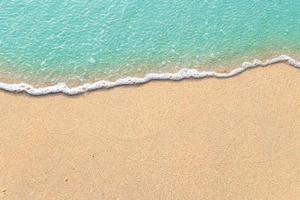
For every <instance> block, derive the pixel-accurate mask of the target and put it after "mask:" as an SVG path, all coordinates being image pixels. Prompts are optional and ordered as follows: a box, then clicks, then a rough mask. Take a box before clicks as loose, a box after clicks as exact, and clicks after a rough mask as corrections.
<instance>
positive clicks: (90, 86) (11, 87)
mask: <svg viewBox="0 0 300 200" xmlns="http://www.w3.org/2000/svg"><path fill="white" fill-rule="evenodd" d="M275 63H287V64H289V65H290V66H292V67H296V68H299V69H300V62H298V61H297V60H295V59H293V58H291V57H289V56H287V55H281V56H278V57H275V58H272V59H270V60H267V61H265V62H262V61H260V60H254V61H253V62H244V63H243V64H242V65H241V67H238V68H235V69H233V70H232V71H230V72H228V73H219V72H215V71H198V70H196V69H187V68H183V69H181V70H179V71H178V72H176V73H149V74H146V75H145V76H144V77H142V78H138V77H126V78H121V79H118V80H116V81H106V80H100V81H96V82H94V83H85V84H83V85H80V86H77V87H71V88H70V87H68V86H67V85H66V83H58V84H56V85H52V86H47V87H34V86H32V85H29V84H26V83H19V84H8V83H0V89H1V90H5V91H7V92H14V93H20V92H24V93H27V94H29V95H32V96H42V95H48V94H55V93H62V94H65V95H77V94H82V93H85V92H89V91H93V90H99V89H109V88H114V87H118V86H125V85H136V84H143V83H148V82H150V81H153V80H171V81H179V80H183V79H203V78H208V77H212V78H230V77H233V76H236V75H238V74H241V73H242V72H245V71H247V70H248V69H251V68H256V67H266V66H269V65H272V64H275Z"/></svg>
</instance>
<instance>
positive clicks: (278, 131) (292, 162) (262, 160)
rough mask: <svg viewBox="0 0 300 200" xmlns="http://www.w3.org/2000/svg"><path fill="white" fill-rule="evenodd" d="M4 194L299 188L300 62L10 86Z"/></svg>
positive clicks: (249, 194) (4, 107) (0, 188)
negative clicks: (135, 81) (59, 86)
mask: <svg viewBox="0 0 300 200" xmlns="http://www.w3.org/2000/svg"><path fill="white" fill-rule="evenodd" d="M0 110H1V115H0V199H1V200H2V199H9V200H10V199H12V200H20V199H22V200H27V199H28V200H29V199H30V200H35V199H42V200H47V199H86V200H87V199H88V200H93V199H97V200H99V199H276V200H279V199H288V200H293V199H299V197H300V177H299V176H300V173H299V172H300V153H299V152H300V71H299V70H297V69H295V68H292V67H288V66H287V65H284V64H280V65H279V64H278V65H276V66H271V67H268V68H260V69H255V70H251V71H248V72H245V73H243V74H241V75H239V76H236V77H233V78H230V79H219V80H217V79H205V80H190V81H183V82H163V83H162V82H152V83H149V84H146V85H142V86H139V87H123V88H115V89H112V90H108V91H96V92H92V93H89V94H87V95H84V96H77V97H72V98H71V97H66V96H63V95H56V96H48V97H40V98H36V97H35V98H34V97H30V96H27V95H13V94H8V93H5V92H0Z"/></svg>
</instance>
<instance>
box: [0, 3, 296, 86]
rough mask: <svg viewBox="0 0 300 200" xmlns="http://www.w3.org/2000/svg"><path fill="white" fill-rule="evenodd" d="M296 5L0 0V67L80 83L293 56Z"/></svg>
mask: <svg viewBox="0 0 300 200" xmlns="http://www.w3.org/2000/svg"><path fill="white" fill-rule="evenodd" d="M299 9H300V1H295V0H252V1H240V0H86V1H82V0H1V1H0V73H1V74H2V75H1V77H2V79H3V77H4V78H5V77H9V78H10V79H13V82H14V83H19V82H24V83H31V84H33V85H35V86H36V87H38V86H45V85H53V84H57V83H61V82H64V83H67V84H75V85H76V84H78V85H80V84H83V83H88V82H93V81H100V80H110V81H115V80H117V79H119V78H123V77H126V76H137V77H142V76H144V75H146V74H148V73H165V72H175V71H177V70H180V69H181V68H192V69H197V70H208V69H209V70H215V69H217V68H220V67H225V68H226V67H228V68H236V67H239V66H240V65H241V64H242V63H243V62H244V61H253V60H254V59H265V58H272V57H275V56H278V55H283V54H284V55H289V56H292V57H293V58H295V57H297V55H298V54H299V49H300V12H299ZM2 82H3V81H2Z"/></svg>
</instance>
